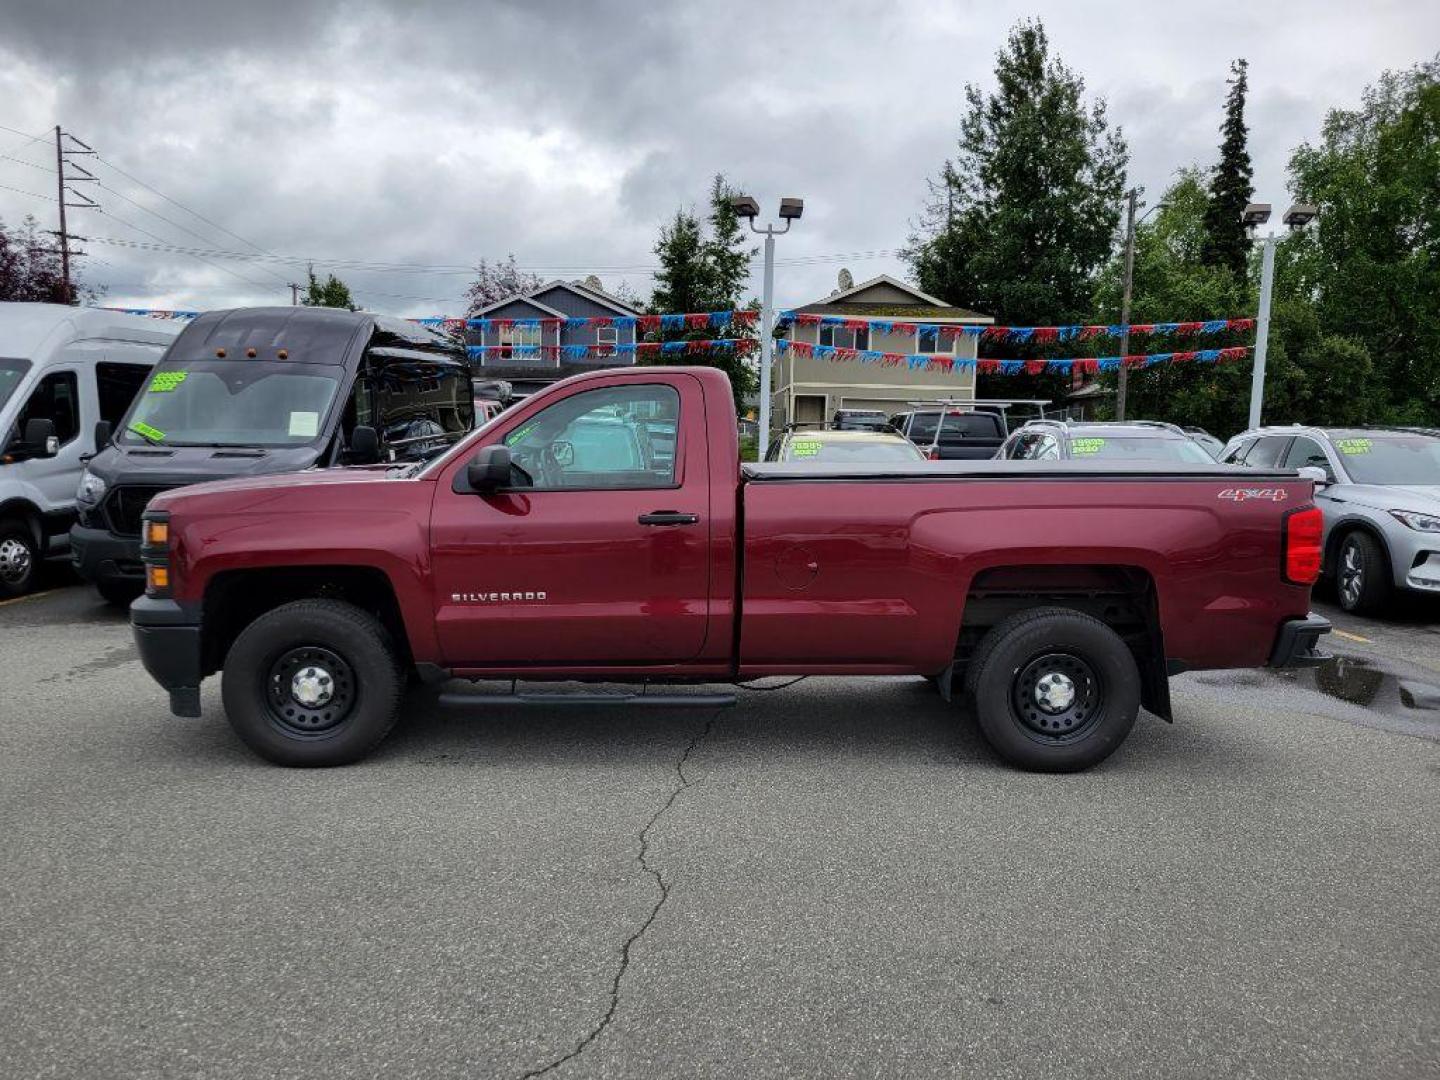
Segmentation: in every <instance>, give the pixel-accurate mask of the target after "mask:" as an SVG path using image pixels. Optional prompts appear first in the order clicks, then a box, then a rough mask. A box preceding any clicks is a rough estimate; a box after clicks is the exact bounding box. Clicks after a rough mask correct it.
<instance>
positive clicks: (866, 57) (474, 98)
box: [0, 0, 1440, 315]
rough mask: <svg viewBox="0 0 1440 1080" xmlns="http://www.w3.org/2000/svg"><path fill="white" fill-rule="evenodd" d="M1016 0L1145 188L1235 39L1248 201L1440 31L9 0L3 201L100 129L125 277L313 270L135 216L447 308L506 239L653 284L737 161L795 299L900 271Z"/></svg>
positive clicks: (1212, 107) (375, 301)
mask: <svg viewBox="0 0 1440 1080" xmlns="http://www.w3.org/2000/svg"><path fill="white" fill-rule="evenodd" d="M1028 15H1038V16H1040V17H1041V18H1043V20H1044V22H1045V25H1046V27H1047V29H1048V31H1049V33H1050V37H1051V42H1052V45H1053V47H1054V48H1055V50H1056V51H1057V52H1058V54H1059V55H1060V56H1061V57H1062V58H1063V59H1064V60H1065V61H1066V62H1067V63H1068V64H1069V65H1070V66H1071V67H1072V68H1074V69H1075V70H1077V71H1079V72H1080V73H1081V74H1082V75H1083V76H1084V78H1085V80H1086V83H1087V87H1088V89H1089V92H1090V93H1091V94H1092V95H1099V96H1103V97H1104V98H1105V99H1106V100H1107V101H1108V102H1109V106H1110V114H1111V118H1112V120H1113V121H1114V122H1116V123H1118V124H1119V125H1121V127H1122V128H1123V130H1124V133H1125V136H1126V139H1127V140H1128V142H1129V145H1130V149H1131V171H1132V177H1133V179H1134V180H1135V181H1137V182H1139V183H1140V184H1142V185H1144V186H1145V187H1146V188H1147V189H1148V190H1149V191H1150V193H1151V201H1152V202H1153V201H1155V200H1156V199H1157V198H1158V195H1159V193H1160V191H1161V190H1162V189H1163V187H1164V185H1165V183H1166V181H1167V178H1168V177H1170V176H1171V174H1172V173H1173V172H1174V170H1175V169H1176V168H1178V167H1180V166H1183V165H1186V164H1189V163H1192V162H1201V163H1205V164H1208V163H1209V162H1211V161H1212V160H1213V159H1214V157H1215V153H1216V151H1215V146H1216V143H1217V141H1218V134H1217V130H1216V129H1217V125H1218V124H1219V121H1220V113H1221V104H1222V100H1223V97H1224V92H1225V86H1224V80H1225V76H1226V73H1227V66H1228V64H1229V62H1230V60H1231V59H1232V58H1234V57H1237V56H1245V57H1247V58H1248V59H1249V60H1250V77H1251V97H1250V109H1249V116H1248V119H1249V122H1250V126H1251V135H1250V140H1251V142H1250V145H1251V153H1252V154H1253V155H1254V158H1255V164H1256V186H1257V189H1258V191H1257V198H1259V199H1262V200H1267V201H1271V202H1274V203H1276V204H1281V208H1283V204H1284V200H1286V198H1287V192H1286V190H1285V170H1284V166H1285V160H1286V158H1287V156H1288V154H1289V152H1290V150H1291V148H1292V147H1293V146H1295V145H1296V144H1297V143H1299V142H1301V141H1303V140H1306V139H1313V138H1315V137H1316V135H1317V134H1318V132H1319V129H1320V125H1321V123H1322V121H1323V118H1324V115H1325V111H1326V110H1327V109H1328V108H1331V107H1334V106H1344V105H1350V104H1353V103H1355V102H1356V101H1357V100H1358V98H1359V95H1360V93H1361V90H1362V89H1363V87H1364V86H1365V85H1366V84H1367V83H1369V82H1371V81H1373V80H1374V78H1375V77H1376V76H1377V75H1378V74H1379V73H1380V72H1381V71H1383V70H1384V69H1386V68H1395V67H1406V66H1409V65H1411V64H1413V63H1415V62H1417V61H1419V60H1421V59H1423V58H1425V56H1426V55H1427V51H1428V52H1433V51H1434V50H1435V48H1436V46H1437V45H1440V4H1436V3H1435V2H1434V0H1368V2H1367V3H1364V4H1359V3H1355V2H1353V0H1345V2H1340V0H1310V2H1307V3H1268V4H1267V3H1264V2H1263V0H1239V2H1236V0H1206V2H1204V3H1200V2H1197V0H1189V2H1185V0H1182V2H1179V3H1171V4H1155V5H1149V6H1137V5H1136V4H1134V3H1133V2H1125V3H1122V2H1119V0H1089V2H1081V3H1074V2H1072V3H1033V4H1029V5H1018V6H1017V5H1012V4H1000V3H991V4H977V3H964V2H948V3H947V2H943V0H929V2H925V0H916V2H912V0H877V2H869V0H866V2H858V0H854V2H852V0H829V2H826V3H795V2H789V0H770V2H768V3H746V2H732V3H726V4H723V5H722V4H718V3H699V2H683V3H681V2H676V3H666V2H664V0H659V2H651V3H640V2H638V0H635V2H630V3H623V2H608V0H593V2H586V0H570V2H568V3H560V2H554V0H489V2H482V0H471V2H464V0H456V2H453V3H426V2H423V0H389V2H385V0H376V2H369V3H340V2H327V0H246V2H244V3H236V2H235V0H185V2H180V0H89V2H84V3H81V2H77V3H68V4H58V3H35V2H32V0H0V125H3V127H0V155H3V156H0V218H3V220H4V221H5V222H7V223H12V224H13V223H14V222H16V221H17V220H18V219H19V218H20V217H21V216H23V215H24V214H26V213H34V214H36V215H37V216H38V217H40V219H41V220H42V222H43V223H44V224H45V227H48V228H53V227H54V224H53V222H54V215H55V210H56V207H55V203H54V202H53V200H52V201H48V202H47V201H45V200H44V199H40V198H35V197H33V195H51V196H53V194H54V186H55V175H54V172H53V168H54V164H55V162H54V146H53V141H52V142H46V141H45V140H43V139H42V140H40V141H28V139H27V137H28V136H30V135H34V134H37V133H43V132H45V131H46V129H48V128H52V127H53V126H54V125H55V124H57V123H59V124H61V125H63V126H64V128H65V129H66V130H67V131H71V132H73V133H74V134H75V135H76V136H78V137H79V138H81V139H83V140H84V141H85V142H86V143H88V144H89V145H91V146H92V147H94V148H95V149H96V150H97V151H98V152H99V155H100V156H99V158H98V160H97V159H89V162H90V167H91V168H92V170H93V171H94V172H95V174H96V176H98V177H99V178H100V181H101V184H102V186H100V187H98V188H97V187H96V186H95V185H89V186H87V187H86V188H84V190H86V191H88V192H89V193H90V194H91V195H92V197H94V198H95V199H96V201H98V202H99V203H100V205H101V207H102V209H101V211H99V212H96V211H90V210H76V211H72V212H71V220H70V229H71V231H72V232H77V233H80V234H82V235H84V236H86V237H93V238H95V239H94V240H93V241H92V242H89V243H87V244H85V245H83V246H84V247H85V248H86V250H87V251H88V252H89V253H90V257H89V258H88V259H86V260H85V261H84V267H85V269H84V273H85V277H86V280H87V281H89V282H91V283H94V284H103V285H106V286H107V287H108V294H107V301H106V302H109V303H115V304H125V305H142V304H143V305H146V306H153V307H187V308H206V307H219V306H225V305H233V304H250V303H276V302H288V301H289V296H290V294H289V290H288V289H287V288H286V287H285V283H286V282H289V281H294V280H297V279H298V278H299V277H300V276H302V275H303V273H304V267H303V265H295V264H293V263H290V262H275V261H259V260H257V261H252V262H246V261H240V260H236V259H221V258H216V257H212V256H211V255H207V256H206V258H205V259H201V258H198V257H195V256H193V255H187V254H182V253H179V252H175V251H157V250H142V249H139V248H135V247H127V246H122V245H121V244H116V243H112V242H108V241H122V242H129V243H138V244H150V245H159V246H162V247H185V248H190V249H192V250H195V251H204V252H210V253H213V252H216V251H230V252H248V253H251V254H257V253H260V252H266V253H270V254H273V255H280V256H286V257H300V258H312V259H314V260H315V263H316V267H317V269H318V270H320V271H321V272H322V273H323V272H324V271H326V270H332V269H333V270H335V271H336V272H337V273H339V275H340V276H341V277H342V278H344V279H345V280H346V281H347V282H348V283H349V284H350V285H351V286H352V288H353V289H354V291H355V294H356V296H357V298H358V300H359V301H360V302H361V303H362V304H363V305H364V306H366V307H368V308H371V309H374V310H377V311H388V312H393V313H397V314H405V315H415V314H450V313H454V312H458V311H459V310H460V297H461V295H462V292H463V288H464V284H465V282H466V281H467V276H466V274H465V273H464V271H463V267H465V266H467V265H471V264H473V263H474V262H475V261H476V260H477V259H480V258H482V257H484V258H488V259H492V260H493V259H496V258H503V257H504V256H505V255H506V254H507V253H510V252H514V253H515V256H516V258H517V260H518V261H519V262H520V264H521V265H522V266H527V267H533V268H535V269H536V271H537V272H538V273H540V274H542V275H544V276H545V277H547V278H549V277H566V278H574V277H580V276H583V275H585V274H587V273H595V274H598V275H599V277H600V278H601V280H602V281H603V282H605V283H606V284H607V285H608V286H610V287H615V286H617V285H618V284H619V283H620V282H621V281H622V280H623V281H625V282H627V283H628V284H629V285H630V286H631V287H632V288H634V289H635V290H636V291H638V292H639V293H641V294H642V295H648V292H649V288H650V275H649V270H650V268H651V267H652V266H653V263H654V255H653V252H652V248H653V246H654V242H655V235H656V230H657V227H658V225H659V224H660V223H661V222H662V221H663V220H664V219H665V218H667V217H668V216H669V215H670V214H672V213H673V212H674V210H675V209H676V208H677V207H679V206H681V205H686V204H692V203H695V202H697V201H698V200H700V199H702V198H703V195H704V192H705V190H706V187H707V182H708V177H709V176H711V175H712V174H714V173H715V172H717V171H720V172H724V173H725V174H726V175H727V176H729V177H730V178H731V179H732V180H733V181H734V182H736V183H737V184H738V185H740V186H741V187H743V188H744V189H745V190H747V191H750V192H752V193H753V194H755V195H756V196H757V197H758V198H759V199H760V200H761V202H762V204H764V205H765V206H767V207H769V208H773V207H774V205H775V202H776V199H777V198H778V197H779V196H781V195H799V196H802V197H803V198H804V199H805V205H806V210H805V217H804V219H803V220H802V221H801V222H800V223H799V224H798V226H797V227H796V228H795V229H794V231H793V232H792V233H791V234H790V235H789V236H787V237H785V238H784V239H783V240H781V241H780V242H779V245H778V253H779V260H780V261H779V265H778V269H777V292H778V299H779V300H780V302H781V303H782V304H791V303H803V302H805V301H807V300H811V299H814V298H816V297H818V296H823V295H824V294H826V293H828V292H829V291H830V289H831V288H832V287H833V284H834V281H835V275H836V273H837V271H838V270H839V269H840V268H841V267H842V266H844V267H848V268H849V269H850V270H851V271H852V273H853V274H854V275H855V277H856V280H863V279H864V278H867V277H870V276H873V275H875V274H879V273H893V274H903V272H904V267H903V264H902V263H900V262H899V260H898V259H897V258H896V257H895V255H894V250H895V249H896V248H898V247H900V246H901V245H902V244H903V243H904V242H905V239H906V237H907V235H908V233H909V230H910V226H911V223H912V222H913V220H914V219H915V217H916V215H917V213H918V212H919V210H920V207H921V204H922V202H923V200H924V195H925V180H926V177H927V176H930V175H933V174H934V173H935V172H936V171H937V170H938V169H939V167H940V165H941V163H942V162H943V161H944V159H945V158H946V157H947V156H948V155H949V154H950V153H951V151H952V148H953V145H954V139H955V133H956V127H957V119H958V115H959V108H960V104H961V102H962V100H963V88H964V85H965V83H966V82H979V83H981V84H982V85H989V84H990V83H991V81H992V75H991V71H992V69H993V66H994V54H995V52H996V50H997V49H998V48H999V47H1000V46H1001V44H1002V43H1003V41H1004V38H1005V34H1006V31H1007V29H1008V28H1009V27H1010V26H1011V25H1012V24H1013V23H1014V22H1015V21H1016V20H1017V19H1019V18H1022V17H1025V16H1028ZM12 159H18V160H12ZM80 160H82V161H83V160H86V159H80ZM11 189H18V190H11ZM22 193H30V194H22ZM192 212H193V213H192ZM197 214H198V215H199V216H196V215H197ZM157 215H158V216H157ZM377 267H378V268H377ZM756 270H757V273H756V275H755V279H756V288H757V289H758V285H759V274H758V262H757V264H756Z"/></svg>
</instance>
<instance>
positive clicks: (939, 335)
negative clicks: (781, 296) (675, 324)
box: [780, 311, 1255, 345]
mask: <svg viewBox="0 0 1440 1080" xmlns="http://www.w3.org/2000/svg"><path fill="white" fill-rule="evenodd" d="M791 324H794V325H797V326H828V327H835V328H839V329H845V330H868V331H870V332H871V333H875V334H900V335H901V336H910V335H918V336H919V337H921V338H927V339H935V340H938V341H953V340H955V339H956V338H960V337H965V338H979V339H980V340H982V341H1013V342H1021V343H1028V344H1032V345H1044V344H1046V343H1048V342H1053V341H1091V340H1093V339H1095V338H1100V337H1114V338H1118V337H1124V336H1125V334H1126V333H1129V334H1130V335H1132V336H1135V337H1144V336H1147V335H1151V334H1181V335H1184V334H1221V333H1224V332H1226V331H1229V330H1251V329H1254V326H1255V320H1254V319H1207V320H1204V321H1202V322H1169V323H1131V324H1130V325H1129V326H1125V325H1123V324H1119V323H1111V324H1108V325H1107V324H1094V325H1080V324H1076V325H1074V326H973V325H971V326H956V325H953V324H950V323H923V322H907V321H903V320H898V321H897V320H894V319H852V318H845V317H844V316H840V315H810V314H805V313H803V312H795V311H782V312H780V325H782V326H789V325H791Z"/></svg>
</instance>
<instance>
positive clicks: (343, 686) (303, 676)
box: [221, 600, 404, 766]
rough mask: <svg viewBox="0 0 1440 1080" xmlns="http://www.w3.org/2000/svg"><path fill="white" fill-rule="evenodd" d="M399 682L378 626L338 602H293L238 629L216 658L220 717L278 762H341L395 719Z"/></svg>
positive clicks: (355, 756)
mask: <svg viewBox="0 0 1440 1080" xmlns="http://www.w3.org/2000/svg"><path fill="white" fill-rule="evenodd" d="M403 687H404V679H403V677H402V676H401V673H400V667H399V664H398V663H397V661H396V658H395V649H394V647H393V645H392V644H391V641H390V636H389V634H387V633H386V631H385V628H384V627H383V626H381V625H380V623H379V622H378V621H377V620H376V619H374V618H373V617H372V616H370V615H368V614H367V613H365V612H364V611H361V610H360V609H359V608H357V607H355V606H353V605H351V604H345V603H341V602H340V601H337V600H297V601H295V602H294V603H290V604H284V605H282V606H281V607H278V608H275V609H274V610H273V611H268V612H266V613H265V614H264V615H261V616H260V617H259V618H258V619H256V620H255V621H254V622H252V623H251V624H250V625H249V626H247V627H246V628H245V629H244V630H243V631H242V632H241V633H240V636H239V637H238V638H236V639H235V644H234V645H232V646H231V647H230V652H229V654H228V655H227V656H226V657H225V671H224V677H223V680H222V684H221V695H222V697H223V699H224V702H225V716H226V718H227V719H228V720H229V721H230V726H231V727H232V728H234V729H235V734H237V735H239V736H240V739H241V740H242V741H243V742H244V743H245V745H246V746H248V747H250V749H252V750H254V751H255V752H256V753H257V754H259V755H260V756H261V757H263V758H265V759H266V760H267V761H273V762H275V763H276V764H277V765H297V766H326V765H348V764H350V763H351V762H354V761H359V760H360V759H361V758H363V757H364V756H365V755H366V754H368V753H370V751H371V750H373V749H375V747H376V746H378V745H379V743H380V741H381V740H382V739H384V738H385V736H386V735H387V734H389V732H390V729H391V728H392V727H394V725H395V719H396V716H397V714H398V710H399V706H400V692H401V690H402V689H403Z"/></svg>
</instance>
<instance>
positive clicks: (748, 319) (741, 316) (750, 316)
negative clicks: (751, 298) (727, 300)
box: [731, 308, 760, 326]
mask: <svg viewBox="0 0 1440 1080" xmlns="http://www.w3.org/2000/svg"><path fill="white" fill-rule="evenodd" d="M759 314H760V313H759V312H758V311H752V310H750V309H749V308H746V309H745V310H743V311H737V312H735V314H734V315H733V316H731V318H732V319H733V320H734V321H735V322H737V323H739V324H740V325H741V326H754V325H755V317H756V316H757V315H759Z"/></svg>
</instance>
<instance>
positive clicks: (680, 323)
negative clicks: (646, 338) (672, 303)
mask: <svg viewBox="0 0 1440 1080" xmlns="http://www.w3.org/2000/svg"><path fill="white" fill-rule="evenodd" d="M660 328H661V329H662V330H684V329H685V316H684V315H661V316H660Z"/></svg>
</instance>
